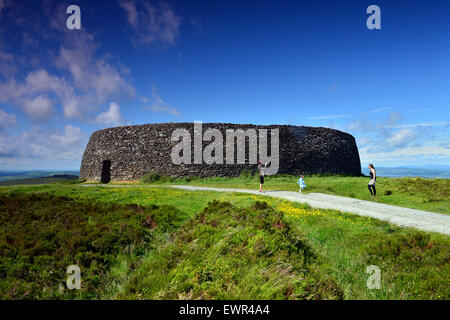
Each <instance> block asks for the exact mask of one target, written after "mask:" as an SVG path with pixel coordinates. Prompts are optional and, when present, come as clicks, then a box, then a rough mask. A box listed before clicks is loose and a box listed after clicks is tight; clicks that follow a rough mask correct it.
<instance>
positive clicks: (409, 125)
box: [386, 121, 450, 128]
mask: <svg viewBox="0 0 450 320" xmlns="http://www.w3.org/2000/svg"><path fill="white" fill-rule="evenodd" d="M448 125H450V121H446V122H424V123H411V124H396V125H387V126H386V128H418V127H437V126H448Z"/></svg>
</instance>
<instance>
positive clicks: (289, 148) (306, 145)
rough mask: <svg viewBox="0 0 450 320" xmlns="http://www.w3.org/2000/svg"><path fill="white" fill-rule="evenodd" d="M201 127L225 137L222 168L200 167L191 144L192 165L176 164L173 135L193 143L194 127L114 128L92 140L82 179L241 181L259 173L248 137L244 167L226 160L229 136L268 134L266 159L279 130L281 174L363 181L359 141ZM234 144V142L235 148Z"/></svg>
mask: <svg viewBox="0 0 450 320" xmlns="http://www.w3.org/2000/svg"><path fill="white" fill-rule="evenodd" d="M202 126H203V128H204V130H205V131H206V130H207V129H217V130H219V131H220V132H221V133H222V135H223V137H224V139H223V147H222V148H223V155H224V156H225V159H224V161H223V163H213V164H207V163H204V162H202V163H196V162H195V161H194V160H195V159H194V144H193V143H192V144H191V145H190V148H191V150H190V151H191V157H192V161H190V163H181V164H175V163H173V161H172V157H171V153H172V150H173V148H174V147H175V146H176V145H178V144H179V143H180V142H177V141H173V139H172V134H173V133H174V131H175V130H177V129H186V130H187V131H188V132H189V133H190V135H191V136H192V137H194V136H195V135H194V123H157V124H145V125H135V126H125V127H115V128H108V129H103V130H99V131H96V132H94V133H93V134H92V135H91V137H90V139H89V142H88V144H87V146H86V150H85V152H84V155H83V159H82V162H81V168H80V178H85V179H88V180H97V181H103V182H109V181H110V180H138V179H140V178H141V177H143V176H144V175H145V174H147V173H149V172H156V173H158V174H160V175H164V176H171V177H189V176H198V177H210V176H238V175H240V174H241V173H242V172H243V171H244V170H250V171H252V172H256V171H257V166H256V165H255V164H254V163H250V162H253V161H250V160H251V158H252V157H251V156H250V155H249V149H251V148H249V145H250V141H249V137H246V138H245V141H246V143H245V163H238V162H239V161H236V157H237V152H236V151H235V152H234V155H233V156H234V158H235V159H234V160H235V161H234V162H232V164H230V161H229V160H230V159H228V160H226V155H227V152H226V139H225V137H226V135H227V132H229V131H230V130H235V131H236V130H243V131H244V132H249V131H252V130H254V131H256V132H258V131H259V132H261V131H267V133H268V134H267V136H268V143H267V153H268V155H270V153H271V139H272V138H271V134H270V132H272V131H274V130H276V129H278V136H279V145H278V146H277V147H278V148H279V150H278V152H279V159H277V160H278V166H279V168H278V174H295V175H298V174H300V173H305V174H325V173H330V174H342V175H353V176H358V175H361V165H360V159H359V153H358V148H357V146H356V142H355V138H354V137H353V136H352V135H350V134H348V133H345V132H341V131H338V130H334V129H329V128H322V127H318V128H317V127H305V126H291V125H251V124H231V123H203V124H202ZM264 129H266V130H264ZM217 130H216V132H217ZM180 140H183V139H180ZM201 140H202V141H201V143H202V147H203V149H204V148H205V147H207V146H208V145H210V144H211V141H205V139H201ZM212 140H213V141H214V139H212ZM235 140H236V139H233V143H234V141H235ZM259 142H260V141H259V140H258V142H256V145H257V148H258V150H259V149H260V144H259ZM272 147H273V146H272ZM233 148H235V147H233ZM253 158H254V157H253ZM258 159H259V155H258ZM241 162H242V161H241Z"/></svg>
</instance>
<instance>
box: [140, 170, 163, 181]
mask: <svg viewBox="0 0 450 320" xmlns="http://www.w3.org/2000/svg"><path fill="white" fill-rule="evenodd" d="M159 179H161V175H160V174H159V173H157V172H149V173H147V174H146V175H145V176H143V177H142V178H141V180H140V182H141V183H153V182H155V181H158V180H159Z"/></svg>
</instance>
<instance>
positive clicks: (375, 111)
mask: <svg viewBox="0 0 450 320" xmlns="http://www.w3.org/2000/svg"><path fill="white" fill-rule="evenodd" d="M391 109H392V108H391V107H386V108H379V109H374V110H372V111H370V113H379V112H383V111H388V110H391Z"/></svg>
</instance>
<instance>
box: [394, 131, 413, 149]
mask: <svg viewBox="0 0 450 320" xmlns="http://www.w3.org/2000/svg"><path fill="white" fill-rule="evenodd" d="M416 137H417V134H416V133H415V132H414V131H413V130H411V129H403V130H399V131H397V132H395V133H394V134H393V135H392V136H391V137H389V138H388V139H387V145H388V147H391V148H398V147H404V146H406V145H407V144H409V143H410V142H411V141H413V140H414V139H415V138H416Z"/></svg>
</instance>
